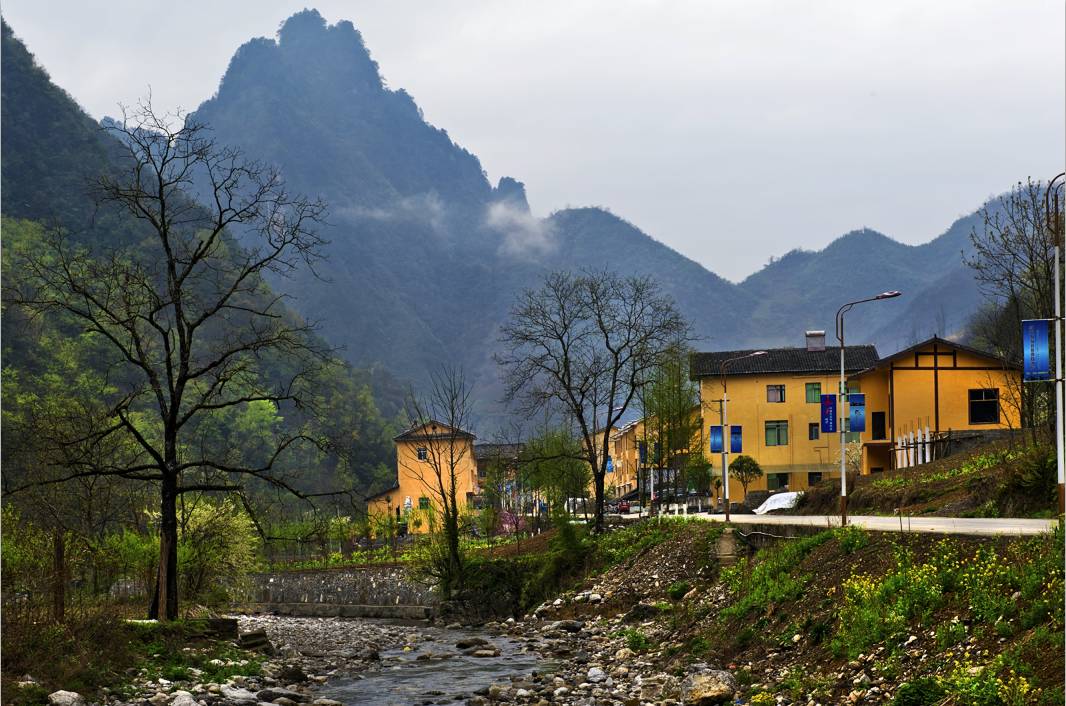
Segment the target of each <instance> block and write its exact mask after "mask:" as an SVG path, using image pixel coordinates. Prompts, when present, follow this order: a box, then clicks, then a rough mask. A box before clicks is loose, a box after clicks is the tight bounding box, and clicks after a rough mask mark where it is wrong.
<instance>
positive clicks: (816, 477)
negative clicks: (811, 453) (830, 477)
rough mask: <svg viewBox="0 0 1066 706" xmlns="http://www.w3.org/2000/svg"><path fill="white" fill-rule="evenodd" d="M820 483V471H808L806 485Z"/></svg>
mask: <svg viewBox="0 0 1066 706" xmlns="http://www.w3.org/2000/svg"><path fill="white" fill-rule="evenodd" d="M821 482H822V472H821V471H810V472H808V473H807V485H818V484H819V483H821Z"/></svg>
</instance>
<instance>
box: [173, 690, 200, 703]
mask: <svg viewBox="0 0 1066 706" xmlns="http://www.w3.org/2000/svg"><path fill="white" fill-rule="evenodd" d="M170 696H171V701H170V706H196V699H194V698H193V696H192V694H191V693H189V692H188V691H184V690H180V689H179V690H178V691H175V692H174V693H173V694H171V695H170Z"/></svg>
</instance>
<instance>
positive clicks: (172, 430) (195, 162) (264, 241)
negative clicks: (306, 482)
mask: <svg viewBox="0 0 1066 706" xmlns="http://www.w3.org/2000/svg"><path fill="white" fill-rule="evenodd" d="M109 129H110V131H111V132H112V133H113V134H115V136H116V137H118V139H119V141H120V142H121V143H122V145H124V146H125V152H124V154H123V160H124V161H123V169H122V170H121V173H120V174H118V175H108V176H105V177H102V178H101V179H100V180H99V182H98V184H97V185H96V187H97V196H98V201H99V203H100V204H101V205H104V204H114V205H117V206H118V207H119V208H121V209H123V210H124V211H126V212H127V213H128V214H129V215H131V216H132V217H133V218H135V219H137V220H138V221H140V222H141V224H142V225H143V227H144V229H143V232H144V233H145V234H146V237H145V239H144V240H143V241H142V242H140V243H138V244H137V245H135V246H134V247H130V248H126V249H121V250H120V249H115V248H111V249H107V248H106V247H105V246H103V245H97V246H95V248H93V249H90V248H87V247H78V246H76V245H74V244H73V243H72V242H71V241H70V239H68V237H67V236H66V235H65V234H63V233H60V232H54V233H51V234H50V236H49V237H48V239H47V247H46V248H45V249H44V252H41V253H36V254H31V255H29V256H27V257H26V258H25V260H24V261H22V262H19V263H17V264H18V267H19V268H20V272H21V273H22V274H23V276H22V277H21V278H20V281H19V282H18V283H17V284H16V286H15V290H16V291H15V292H14V293H13V295H12V297H11V299H12V300H13V301H15V302H17V303H19V304H22V305H24V306H27V307H29V308H30V310H31V311H33V312H35V313H43V312H47V311H58V312H60V313H61V315H62V316H65V317H66V318H68V319H71V320H73V321H75V322H77V324H78V325H80V326H81V327H82V329H83V330H84V331H86V332H90V333H92V334H94V335H96V336H99V337H101V338H102V339H103V340H106V341H107V342H108V344H109V347H110V349H111V351H112V352H113V353H114V354H115V355H116V358H117V360H118V363H117V364H116V365H115V366H114V367H113V368H112V371H113V372H112V383H113V384H114V385H115V387H116V389H117V390H118V392H117V394H115V395H114V396H113V401H112V403H111V404H110V407H109V409H108V411H107V414H106V423H105V424H103V425H101V427H100V428H99V429H95V430H93V431H92V434H91V435H89V436H87V437H86V440H88V441H92V442H95V443H102V442H103V441H104V440H106V439H109V438H111V437H113V436H115V435H122V436H124V437H126V438H128V439H129V441H130V443H132V444H134V445H136V447H137V449H138V451H139V455H138V458H137V460H136V461H135V462H133V463H123V464H104V465H100V464H95V463H73V464H72V465H70V466H69V467H68V468H67V470H66V472H65V473H62V474H59V475H57V476H56V477H55V478H53V479H51V481H52V482H61V481H65V480H70V479H75V478H81V477H86V476H116V477H120V478H126V479H132V480H136V481H144V482H148V483H153V484H158V489H159V499H160V510H161V519H160V560H159V570H158V576H157V580H156V581H157V586H156V589H155V593H154V597H153V601H152V607H151V608H150V610H149V614H150V616H151V617H161V618H165V619H175V618H176V617H177V616H178V584H177V542H178V525H177V513H176V503H177V500H178V498H179V497H180V496H181V495H182V494H183V493H189V492H238V493H243V491H244V490H245V485H246V484H247V483H257V482H262V483H264V484H266V486H267V487H272V488H274V489H277V490H283V491H287V492H290V493H293V494H296V495H298V496H302V497H309V495H308V494H305V493H302V492H301V491H300V490H299V489H298V488H297V487H296V485H295V479H294V478H292V477H289V476H288V475H287V474H286V473H283V472H281V471H280V468H279V467H280V466H281V465H282V458H283V457H284V456H285V455H286V454H287V452H291V451H294V450H295V449H296V448H298V446H300V445H301V444H302V443H303V442H309V441H313V440H312V439H311V438H310V437H309V436H307V435H305V434H303V433H300V432H293V433H285V432H281V433H278V434H276V435H275V436H274V437H273V438H272V439H271V441H270V444H269V448H264V449H262V450H261V453H259V454H258V458H253V459H249V458H244V457H234V454H232V453H226V451H225V450H220V449H218V448H213V447H212V446H211V445H210V444H209V443H207V438H208V431H207V430H206V429H205V427H204V422H205V421H207V420H210V419H211V418H216V419H217V417H218V415H220V414H225V413H226V412H227V411H237V410H239V409H244V408H247V406H248V405H252V404H256V403H267V404H270V405H273V406H278V405H288V406H290V407H291V406H293V405H297V404H300V403H301V401H302V399H303V398H302V392H303V390H302V385H303V383H304V382H306V381H307V380H308V379H309V378H310V377H311V376H313V375H314V373H315V372H316V371H317V370H318V369H319V367H320V366H321V365H322V364H323V363H324V362H325V361H326V360H327V359H328V357H329V351H327V350H325V349H324V348H322V347H321V345H320V344H318V343H317V342H316V339H315V338H314V337H313V336H312V335H311V333H312V325H311V324H308V323H307V322H303V321H298V320H295V317H293V316H292V315H291V314H290V313H288V312H287V311H286V310H285V309H284V305H283V298H282V297H281V296H278V295H275V294H272V293H270V291H269V290H268V289H267V287H266V286H265V284H264V282H263V277H264V276H265V275H268V274H272V275H278V276H285V275H287V274H289V273H290V272H292V271H293V270H294V269H295V268H296V267H298V266H300V265H308V266H312V265H313V260H314V259H315V257H316V254H317V251H318V249H319V247H320V246H321V245H322V244H323V242H324V241H323V240H322V239H321V237H320V236H319V235H318V234H317V232H316V226H317V225H318V224H319V223H320V222H321V221H322V219H323V217H324V214H325V207H324V205H323V204H322V203H321V202H317V201H310V200H307V199H305V198H302V197H299V196H292V195H290V194H289V193H288V192H287V191H286V189H285V185H284V183H283V181H282V179H281V176H280V174H279V173H278V171H277V170H276V169H274V168H271V167H267V166H264V165H261V164H258V163H256V162H252V161H248V160H246V159H244V158H243V157H242V155H241V154H240V153H239V152H237V151H235V150H233V149H230V148H227V147H222V146H219V145H217V144H216V143H215V142H214V141H213V140H212V139H211V138H210V136H209V134H208V131H207V129H206V128H205V127H204V126H202V125H199V124H197V123H195V122H192V121H188V120H184V119H183V117H182V116H180V115H161V114H159V113H157V112H156V111H155V110H154V109H153V108H152V105H151V103H150V102H149V101H146V102H142V103H140V104H139V105H138V106H137V107H136V108H135V109H133V110H132V111H124V119H123V122H122V124H121V125H118V124H115V125H113V126H111V127H110V128H109ZM194 193H195V194H197V195H198V199H197V200H195V201H194V200H193V198H192V197H191V196H190V194H194ZM236 234H239V236H240V238H241V241H240V244H238V243H237V242H236V240H235V235H236ZM263 361H276V362H277V363H278V365H277V366H276V367H277V368H279V369H283V370H284V372H282V373H279V374H277V375H275V376H274V380H273V382H266V381H265V378H264V376H263V375H261V374H260V372H261V366H262V365H263Z"/></svg>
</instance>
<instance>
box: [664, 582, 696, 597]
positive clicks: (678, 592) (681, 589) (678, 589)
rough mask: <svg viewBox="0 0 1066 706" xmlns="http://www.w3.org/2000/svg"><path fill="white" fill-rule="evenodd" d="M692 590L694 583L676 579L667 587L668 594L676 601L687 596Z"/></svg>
mask: <svg viewBox="0 0 1066 706" xmlns="http://www.w3.org/2000/svg"><path fill="white" fill-rule="evenodd" d="M691 590H692V584H690V583H689V582H688V581H675V582H674V583H672V584H670V587H669V588H667V589H666V595H668V596H670V598H672V599H673V600H675V601H679V600H681V599H682V598H684V597H685V594H687V593H688V592H689V591H691Z"/></svg>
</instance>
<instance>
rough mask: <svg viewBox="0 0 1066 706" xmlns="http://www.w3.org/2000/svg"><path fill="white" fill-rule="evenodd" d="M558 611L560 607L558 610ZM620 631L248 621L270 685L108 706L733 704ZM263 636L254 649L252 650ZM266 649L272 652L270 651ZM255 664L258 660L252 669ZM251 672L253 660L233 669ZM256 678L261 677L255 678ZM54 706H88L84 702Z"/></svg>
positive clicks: (133, 695)
mask: <svg viewBox="0 0 1066 706" xmlns="http://www.w3.org/2000/svg"><path fill="white" fill-rule="evenodd" d="M547 610H548V611H550V607H549V608H548V609H547ZM633 618H634V616H633V615H632V614H628V615H624V616H618V617H616V618H614V619H605V618H600V617H592V618H590V619H588V620H584V621H579V620H554V619H551V617H550V616H547V617H546V616H545V613H544V612H543V611H542V613H541V614H540V615H539V616H536V615H534V616H530V617H528V618H527V619H525V620H521V621H514V620H509V621H507V622H505V623H490V624H488V625H485V626H481V627H479V628H476V629H475V628H469V627H462V626H460V625H457V624H456V625H449V626H440V625H432V624H429V623H426V622H419V623H413V624H398V623H394V622H387V621H375V620H360V619H339V618H295V617H283V616H270V615H256V616H242V617H240V618H239V626H240V632H241V634H242V642H245V643H246V644H257V643H258V645H259V648H260V649H263V650H266V651H267V652H268V653H269V654H268V655H267V656H265V658H264V659H263V661H262V662H261V663H260V668H259V670H258V671H259V673H258V674H254V675H253V674H249V675H240V674H236V675H234V676H232V677H230V678H228V679H226V680H225V681H222V682H206V681H197V680H196V679H195V677H196V675H195V674H194V675H193V677H194V679H193V680H190V681H168V680H166V679H152V680H149V679H147V678H146V677H144V676H143V675H142V676H141V677H139V678H138V677H134V679H133V687H132V689H127V690H125V692H124V694H123V697H122V698H120V697H119V696H118V692H115V693H114V694H111V695H109V696H107V698H106V700H105V702H104V703H106V704H108V706H124V705H130V706H132V705H133V704H138V705H140V706H253V705H254V704H259V705H265V704H275V705H276V706H297V704H306V705H308V706H340V705H341V704H422V705H428V704H473V705H475V706H480V705H487V704H490V703H493V704H549V703H550V704H586V705H591V704H622V705H625V706H638V705H640V704H653V703H671V702H675V703H676V702H679V701H680V700H682V699H685V701H686V702H690V703H706V704H711V703H732V701H733V699H732V694H733V689H734V687H735V683H734V682H733V680H732V677H731V676H730V675H729V674H728V672H721V671H716V670H712V669H710V668H709V667H707V666H706V665H693V667H692V668H691V669H690V670H689V672H690V673H689V674H687V675H683V676H678V675H676V674H667V673H664V672H661V671H660V670H658V669H657V668H656V667H655V665H654V664H652V663H651V662H649V661H648V660H646V659H644V658H642V657H641V656H640V655H639V654H638V653H636V652H634V651H633V650H631V649H630V648H628V647H626V645H625V643H626V640H627V637H626V634H625V633H624V632H622V631H621V628H622V627H624V626H625V625H626V624H628V623H629V622H631V621H632V620H633ZM249 636H251V639H249ZM263 637H265V638H266V641H268V642H269V644H267V643H266V642H265V641H263V639H262V638H263ZM247 663H248V664H252V663H253V661H252V660H248V661H247ZM227 666H230V667H232V668H233V671H236V672H239V671H240V670H241V666H242V665H241V660H235V661H233V662H232V664H230V665H227ZM249 671H256V670H252V669H249ZM50 702H51V703H52V704H53V706H85V703H86V701H85V699H83V698H82V697H81V696H79V695H78V694H76V693H73V692H67V691H59V692H55V693H53V694H52V695H51V696H50Z"/></svg>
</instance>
